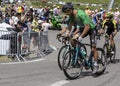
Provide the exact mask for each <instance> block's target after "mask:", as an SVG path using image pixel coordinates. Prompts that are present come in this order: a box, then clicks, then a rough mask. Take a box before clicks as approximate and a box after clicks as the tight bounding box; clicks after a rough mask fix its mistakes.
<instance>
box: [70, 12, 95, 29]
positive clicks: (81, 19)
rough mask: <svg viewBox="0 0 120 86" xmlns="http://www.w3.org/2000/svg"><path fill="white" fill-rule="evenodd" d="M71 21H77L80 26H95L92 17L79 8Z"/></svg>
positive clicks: (92, 27) (71, 17) (91, 27)
mask: <svg viewBox="0 0 120 86" xmlns="http://www.w3.org/2000/svg"><path fill="white" fill-rule="evenodd" d="M69 22H70V23H76V25H77V26H79V28H83V27H84V26H85V25H90V29H94V28H95V24H94V23H93V22H92V20H91V19H90V17H89V16H88V15H87V14H86V13H85V12H84V11H82V10H77V15H76V16H75V17H73V15H71V16H70V19H69Z"/></svg>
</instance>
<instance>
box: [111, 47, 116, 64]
mask: <svg viewBox="0 0 120 86" xmlns="http://www.w3.org/2000/svg"><path fill="white" fill-rule="evenodd" d="M111 51H113V52H114V53H111V55H110V62H114V61H115V56H116V46H114V48H113V49H112V48H111Z"/></svg>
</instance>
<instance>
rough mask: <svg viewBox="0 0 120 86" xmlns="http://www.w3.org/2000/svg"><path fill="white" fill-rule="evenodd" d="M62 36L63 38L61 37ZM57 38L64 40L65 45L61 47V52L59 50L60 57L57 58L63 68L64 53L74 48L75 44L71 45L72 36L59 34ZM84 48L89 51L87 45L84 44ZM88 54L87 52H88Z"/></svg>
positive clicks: (60, 40)
mask: <svg viewBox="0 0 120 86" xmlns="http://www.w3.org/2000/svg"><path fill="white" fill-rule="evenodd" d="M60 38H62V39H60ZM57 39H58V41H59V42H62V43H63V44H64V45H63V46H62V47H61V48H60V50H59V52H58V58H57V62H58V66H59V68H60V69H61V70H62V69H63V67H62V62H63V58H64V55H65V54H66V53H67V52H68V51H69V50H71V49H73V46H72V45H71V42H70V37H66V36H57ZM83 48H84V50H85V51H86V52H87V50H86V47H85V46H83ZM86 55H87V53H86Z"/></svg>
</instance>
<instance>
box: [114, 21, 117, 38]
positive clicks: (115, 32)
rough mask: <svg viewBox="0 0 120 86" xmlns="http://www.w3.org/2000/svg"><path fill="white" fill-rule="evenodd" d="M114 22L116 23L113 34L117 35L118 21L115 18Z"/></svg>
mask: <svg viewBox="0 0 120 86" xmlns="http://www.w3.org/2000/svg"><path fill="white" fill-rule="evenodd" d="M113 24H114V32H113V35H114V36H115V35H116V34H117V23H116V21H115V20H113Z"/></svg>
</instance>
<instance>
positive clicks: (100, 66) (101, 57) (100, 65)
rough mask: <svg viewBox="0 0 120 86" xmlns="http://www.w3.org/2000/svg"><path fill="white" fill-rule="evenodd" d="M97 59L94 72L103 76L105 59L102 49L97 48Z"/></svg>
mask: <svg viewBox="0 0 120 86" xmlns="http://www.w3.org/2000/svg"><path fill="white" fill-rule="evenodd" d="M97 51H98V54H99V57H98V71H97V72H96V74H97V75H100V74H103V73H104V71H105V69H106V57H105V52H104V50H103V49H102V48H97Z"/></svg>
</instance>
